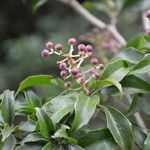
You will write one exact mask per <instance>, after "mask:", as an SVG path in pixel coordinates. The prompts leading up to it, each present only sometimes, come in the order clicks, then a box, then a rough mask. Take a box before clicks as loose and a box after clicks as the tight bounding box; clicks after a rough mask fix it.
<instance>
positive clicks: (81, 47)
mask: <svg viewBox="0 0 150 150" xmlns="http://www.w3.org/2000/svg"><path fill="white" fill-rule="evenodd" d="M85 48H86V47H85V45H84V44H80V45H78V50H79V51H81V52H85Z"/></svg>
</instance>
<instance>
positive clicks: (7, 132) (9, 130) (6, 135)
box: [2, 124, 14, 142]
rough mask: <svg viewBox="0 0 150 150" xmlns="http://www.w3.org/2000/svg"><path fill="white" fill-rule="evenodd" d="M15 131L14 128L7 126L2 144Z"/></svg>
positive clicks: (3, 133)
mask: <svg viewBox="0 0 150 150" xmlns="http://www.w3.org/2000/svg"><path fill="white" fill-rule="evenodd" d="M13 131H14V127H13V126H9V125H7V124H6V125H5V127H4V129H3V130H2V142H4V141H5V140H6V138H8V137H9V136H10V134H11V133H12V132H13Z"/></svg>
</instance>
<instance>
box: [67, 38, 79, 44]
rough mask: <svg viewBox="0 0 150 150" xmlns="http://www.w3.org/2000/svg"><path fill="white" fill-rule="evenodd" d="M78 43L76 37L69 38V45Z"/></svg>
mask: <svg viewBox="0 0 150 150" xmlns="http://www.w3.org/2000/svg"><path fill="white" fill-rule="evenodd" d="M76 43H77V40H76V39H75V38H70V39H69V40H68V44H69V45H75V44H76Z"/></svg>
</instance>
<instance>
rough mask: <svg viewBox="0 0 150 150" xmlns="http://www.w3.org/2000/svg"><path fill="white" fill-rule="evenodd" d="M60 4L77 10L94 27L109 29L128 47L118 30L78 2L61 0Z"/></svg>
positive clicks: (75, 0)
mask: <svg viewBox="0 0 150 150" xmlns="http://www.w3.org/2000/svg"><path fill="white" fill-rule="evenodd" d="M59 1H60V2H62V3H64V4H67V5H69V6H71V7H72V8H73V9H74V10H76V11H77V12H78V13H79V14H80V15H81V16H83V17H84V18H85V19H86V20H87V21H89V22H90V23H91V24H93V25H94V26H96V27H98V28H100V29H107V30H108V31H109V32H111V33H112V35H113V36H114V37H115V38H116V40H118V41H119V42H120V44H121V45H122V46H125V45H126V40H125V39H124V38H123V37H122V36H121V34H120V33H119V32H118V31H117V29H116V28H115V27H114V26H112V25H107V24H105V23H104V22H103V21H101V20H100V19H99V18H97V17H95V16H94V15H92V14H91V13H90V12H89V11H87V10H86V9H85V8H84V7H82V5H81V4H80V3H79V2H78V1H77V0H59Z"/></svg>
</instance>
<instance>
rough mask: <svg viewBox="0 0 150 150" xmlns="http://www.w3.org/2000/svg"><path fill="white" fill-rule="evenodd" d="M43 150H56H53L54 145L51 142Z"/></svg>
mask: <svg viewBox="0 0 150 150" xmlns="http://www.w3.org/2000/svg"><path fill="white" fill-rule="evenodd" d="M42 150H54V148H53V144H52V143H51V142H48V143H47V144H46V145H45V146H44V147H43V148H42Z"/></svg>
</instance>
